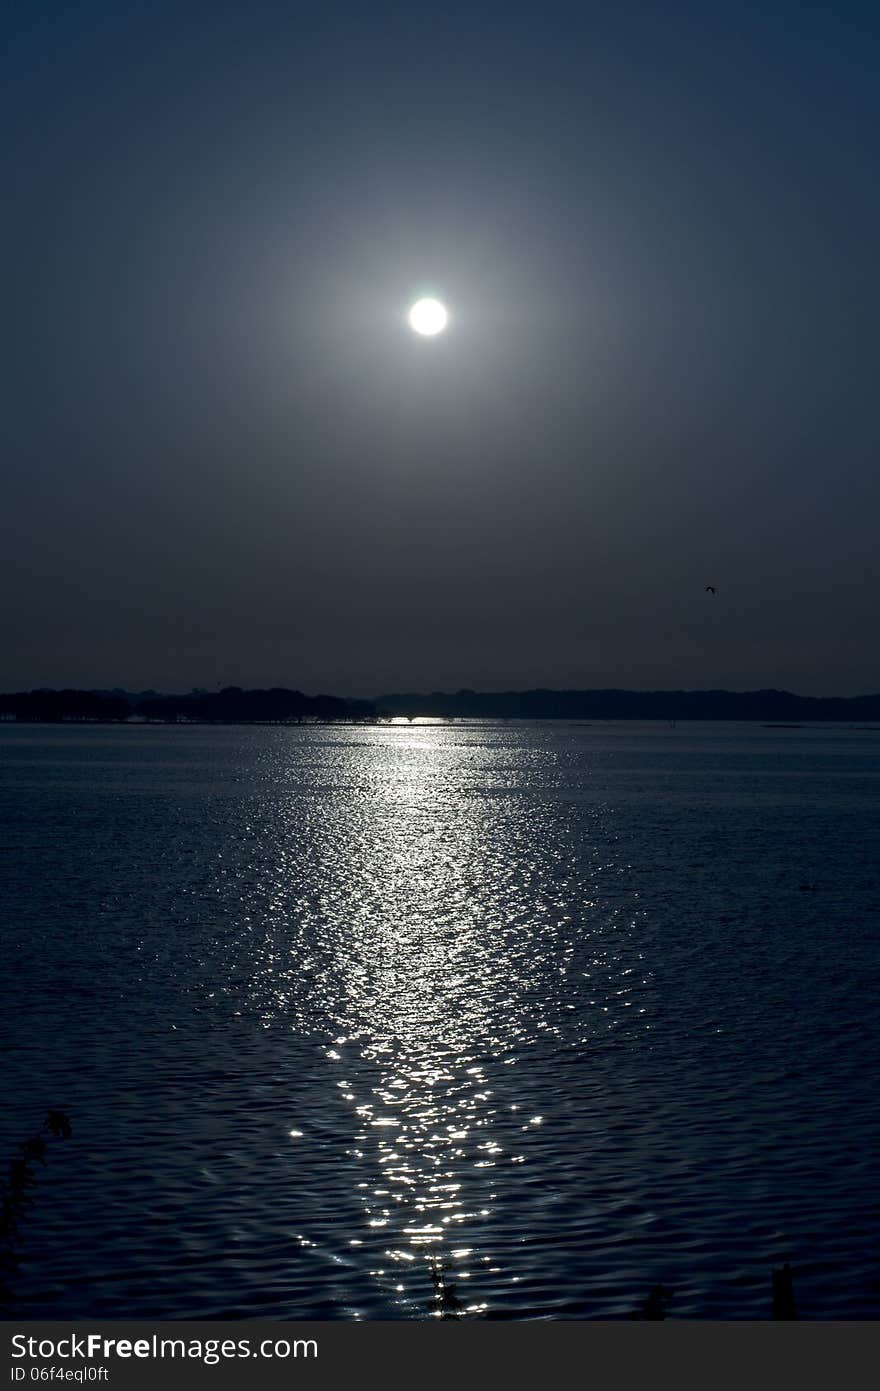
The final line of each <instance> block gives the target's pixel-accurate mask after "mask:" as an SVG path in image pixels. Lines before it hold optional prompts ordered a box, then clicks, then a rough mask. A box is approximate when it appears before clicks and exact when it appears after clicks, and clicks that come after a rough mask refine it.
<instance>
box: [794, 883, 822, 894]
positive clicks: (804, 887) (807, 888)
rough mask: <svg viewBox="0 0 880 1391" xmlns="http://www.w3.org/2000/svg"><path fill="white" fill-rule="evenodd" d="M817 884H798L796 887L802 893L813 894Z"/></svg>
mask: <svg viewBox="0 0 880 1391" xmlns="http://www.w3.org/2000/svg"><path fill="white" fill-rule="evenodd" d="M818 887H819V885H818V884H799V885H798V888H799V889H800V891H801V893H802V894H814V893H815V892H816V890H817V889H818Z"/></svg>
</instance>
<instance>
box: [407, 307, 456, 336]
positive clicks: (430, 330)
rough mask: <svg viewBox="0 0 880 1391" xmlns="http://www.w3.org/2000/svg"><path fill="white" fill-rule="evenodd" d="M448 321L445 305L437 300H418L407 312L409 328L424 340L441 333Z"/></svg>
mask: <svg viewBox="0 0 880 1391" xmlns="http://www.w3.org/2000/svg"><path fill="white" fill-rule="evenodd" d="M448 320H449V313H448V311H447V309H446V306H445V304H441V302H440V300H439V299H419V300H416V302H415V304H414V305H413V306H412V308H411V309H410V311H409V322H410V326H411V327H412V328H414V329H415V331H416V333H420V334H422V336H423V337H425V338H433V337H434V335H435V334H437V333H442V331H443V329H444V328H445V327H446V324H447V322H448Z"/></svg>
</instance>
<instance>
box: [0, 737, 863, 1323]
mask: <svg viewBox="0 0 880 1391" xmlns="http://www.w3.org/2000/svg"><path fill="white" fill-rule="evenodd" d="M0 742H2V744H3V752H4V759H3V761H2V763H0V821H2V822H3V823H5V824H4V829H3V834H2V846H3V849H4V851H6V852H7V855H6V875H5V879H4V880H3V881H0V893H2V894H3V895H4V896H5V902H3V903H0V917H2V918H3V920H4V921H5V922H6V923H7V924H8V931H9V936H10V939H11V942H12V948H11V950H14V963H15V969H14V970H11V971H9V972H8V973H7V979H6V983H5V985H4V993H5V996H6V1002H5V1003H6V1008H5V1010H4V1012H3V1016H2V1018H0V1043H2V1045H3V1048H4V1058H5V1062H4V1073H5V1080H6V1084H7V1090H8V1094H9V1095H10V1096H11V1097H13V1098H14V1106H13V1107H10V1108H9V1112H8V1114H7V1115H6V1116H3V1115H0V1138H2V1139H3V1142H4V1145H5V1149H4V1153H6V1152H8V1153H10V1154H11V1153H13V1152H14V1145H15V1142H16V1141H18V1140H19V1139H20V1138H21V1132H22V1126H23V1125H24V1122H25V1120H27V1119H34V1118H35V1119H36V1123H37V1124H39V1122H40V1120H41V1119H42V1116H43V1114H44V1113H45V1109H46V1106H47V1104H48V1105H58V1106H61V1107H63V1108H64V1110H65V1111H67V1112H68V1113H69V1114H70V1115H71V1118H72V1120H73V1124H74V1139H73V1140H72V1141H71V1142H70V1143H69V1144H67V1145H66V1146H65V1148H64V1149H63V1150H62V1149H59V1150H58V1151H56V1152H55V1153H53V1156H52V1162H51V1164H50V1165H48V1166H47V1170H46V1172H45V1174H44V1173H43V1172H42V1171H41V1172H40V1174H39V1176H38V1181H37V1183H36V1185H35V1187H34V1190H33V1201H32V1203H31V1205H30V1207H29V1209H28V1212H27V1216H26V1221H25V1222H23V1223H22V1244H23V1247H22V1249H23V1251H25V1252H26V1255H27V1259H26V1261H25V1262H24V1263H23V1265H22V1268H21V1270H20V1271H19V1272H18V1273H17V1274H16V1276H15V1280H14V1286H15V1288H14V1294H15V1296H16V1299H17V1301H18V1302H17V1304H16V1305H15V1306H13V1307H14V1310H15V1313H16V1314H17V1315H20V1316H22V1317H26V1316H30V1317H40V1318H49V1317H56V1318H77V1317H82V1316H86V1315H90V1316H96V1317H97V1316H104V1317H108V1318H112V1317H116V1318H124V1317H144V1318H148V1317H167V1318H210V1317H217V1318H219V1317H259V1318H273V1319H284V1318H322V1317H337V1318H338V1317H343V1318H377V1317H379V1318H382V1317H384V1318H387V1317H395V1316H396V1317H424V1316H426V1315H430V1314H433V1315H435V1316H440V1315H442V1314H448V1312H449V1311H450V1310H451V1309H452V1310H455V1311H457V1312H460V1314H461V1316H463V1317H474V1316H481V1315H483V1314H489V1315H490V1316H495V1315H500V1316H506V1317H520V1318H523V1317H581V1318H583V1317H587V1318H589V1317H625V1316H627V1315H628V1314H629V1313H630V1312H631V1311H632V1310H633V1309H634V1308H635V1307H636V1306H637V1305H638V1304H639V1303H640V1302H641V1301H642V1300H643V1299H644V1297H645V1295H646V1294H647V1292H648V1290H649V1289H650V1288H651V1287H652V1286H654V1285H656V1284H658V1283H660V1282H662V1283H664V1284H666V1285H669V1286H671V1287H672V1288H673V1289H674V1290H675V1298H674V1303H673V1305H672V1307H671V1309H670V1313H671V1314H672V1315H678V1316H681V1317H703V1318H710V1317H715V1318H724V1317H752V1318H754V1317H759V1318H760V1317H765V1316H767V1314H768V1309H769V1298H770V1295H769V1283H770V1268H771V1266H772V1265H773V1264H780V1263H781V1262H782V1261H784V1260H792V1261H793V1263H794V1264H795V1267H796V1270H797V1272H798V1274H797V1277H796V1283H797V1289H796V1293H797V1296H798V1299H799V1301H800V1306H801V1308H802V1310H803V1312H804V1313H805V1315H806V1316H810V1315H812V1316H813V1317H857V1316H858V1317H864V1318H867V1317H871V1316H876V1315H877V1313H878V1312H880V1310H878V1303H877V1295H876V1290H875V1289H874V1287H873V1286H872V1285H871V1283H870V1281H871V1278H872V1275H871V1272H872V1269H873V1266H872V1260H873V1256H872V1244H873V1243H874V1242H875V1240H876V1236H877V1220H876V1213H874V1215H872V1213H871V1210H870V1208H869V1206H868V1195H869V1194H870V1193H871V1192H872V1191H874V1192H876V1191H878V1188H880V1174H878V1172H877V1171H878V1160H877V1156H878V1155H880V1144H878V1138H880V1137H878V1135H877V1111H876V1107H875V1104H874V1101H875V1098H874V1096H873V1087H874V1081H873V1078H874V1060H875V1056H876V1037H877V1015H878V1000H880V991H877V990H876V988H874V987H872V984H871V981H872V980H873V979H874V977H873V976H872V971H876V966H875V965H874V966H872V964H871V963H872V961H873V960H874V955H873V953H874V946H873V936H872V933H871V931H870V930H869V929H870V927H871V924H872V922H874V921H876V919H875V918H874V919H872V918H871V916H870V915H871V913H875V914H876V911H877V909H878V906H880V899H878V880H877V869H876V865H877V856H876V846H873V845H872V840H871V837H872V835H874V834H875V830H873V829H872V828H874V827H875V821H874V817H875V806H876V803H875V798H876V786H877V776H878V768H880V763H878V747H880V746H878V744H877V743H876V740H875V739H874V737H873V736H871V735H859V734H857V733H854V732H844V731H837V732H830V731H829V732H826V731H822V732H818V733H813V732H810V731H804V732H802V733H800V734H794V733H792V734H785V735H783V734H780V733H778V732H772V733H771V732H769V731H760V730H754V729H751V730H750V729H746V730H743V729H742V727H739V728H736V727H727V728H726V729H725V728H721V729H720V730H719V729H715V730H711V729H705V728H701V729H698V730H688V729H684V730H683V729H682V728H681V727H679V729H677V730H675V731H672V730H667V729H665V728H664V729H659V730H658V729H657V728H656V727H651V728H649V729H647V730H644V729H643V730H639V729H638V728H637V727H635V726H629V727H627V726H623V727H619V726H618V727H603V728H596V729H589V728H577V727H562V726H556V727H552V726H550V727H548V726H537V725H536V726H531V727H524V728H517V727H516V726H511V727H505V726H493V727H483V728H480V727H471V728H465V727H458V726H451V727H437V726H422V727H419V728H418V729H416V728H412V729H407V728H401V727H399V726H398V727H396V728H390V727H385V728H383V727H377V728H363V729H332V728H313V729H310V728H307V727H304V728H288V729H275V730H272V729H216V730H215V729H202V728H188V729H187V728H182V729H172V730H166V729H155V728H140V729H138V728H126V729H119V730H112V731H111V730H101V729H94V730H81V729H80V730H67V729H61V728H59V729H39V730H32V729H27V728H16V727H11V728H6V729H3V728H0ZM23 809H26V814H23ZM814 882H818V889H817V891H816V892H810V893H804V892H802V891H801V890H800V886H801V884H803V883H809V884H812V883H814ZM826 886H827V887H826ZM823 890H824V892H823ZM746 983H747V987H748V988H745V985H746ZM26 1128H27V1127H26V1125H25V1130H26ZM453 1289H454V1293H453ZM872 1290H873V1293H872Z"/></svg>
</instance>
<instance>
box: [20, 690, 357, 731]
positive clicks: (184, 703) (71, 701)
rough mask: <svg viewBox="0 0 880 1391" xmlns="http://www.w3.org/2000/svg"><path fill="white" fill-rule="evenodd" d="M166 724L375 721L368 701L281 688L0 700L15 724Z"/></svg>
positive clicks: (47, 694)
mask: <svg viewBox="0 0 880 1391" xmlns="http://www.w3.org/2000/svg"><path fill="white" fill-rule="evenodd" d="M133 717H135V718H139V719H144V720H150V721H156V722H159V723H163V724H177V723H180V722H182V721H184V722H189V721H192V722H197V723H200V724H202V723H215V724H246V723H260V724H276V723H277V724H290V723H298V722H300V721H303V720H321V721H325V720H340V721H345V722H347V723H351V722H361V721H365V720H374V719H376V717H377V712H376V708H375V706H374V705H372V704H371V703H370V701H368V700H343V699H342V698H341V697H339V696H331V695H316V696H307V695H303V693H302V691H288V690H285V689H283V688H282V687H273V689H272V690H268V691H263V690H254V691H246V690H243V689H242V688H241V687H240V686H227V687H226V688H225V689H224V690H221V691H191V692H190V694H189V695H158V694H157V693H156V692H155V691H150V692H146V693H144V694H142V695H140V696H137V695H131V694H129V693H126V692H119V691H112V692H107V691H74V690H63V691H47V690H39V691H19V692H17V693H15V694H11V695H0V719H7V720H9V719H12V720H16V721H24V722H27V721H64V722H77V721H79V722H82V721H96V720H100V721H121V720H128V719H131V718H133Z"/></svg>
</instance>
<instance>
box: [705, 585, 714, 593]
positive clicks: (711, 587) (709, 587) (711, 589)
mask: <svg viewBox="0 0 880 1391" xmlns="http://www.w3.org/2000/svg"><path fill="white" fill-rule="evenodd" d="M706 593H707V594H714V593H715V586H714V584H707V585H706Z"/></svg>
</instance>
